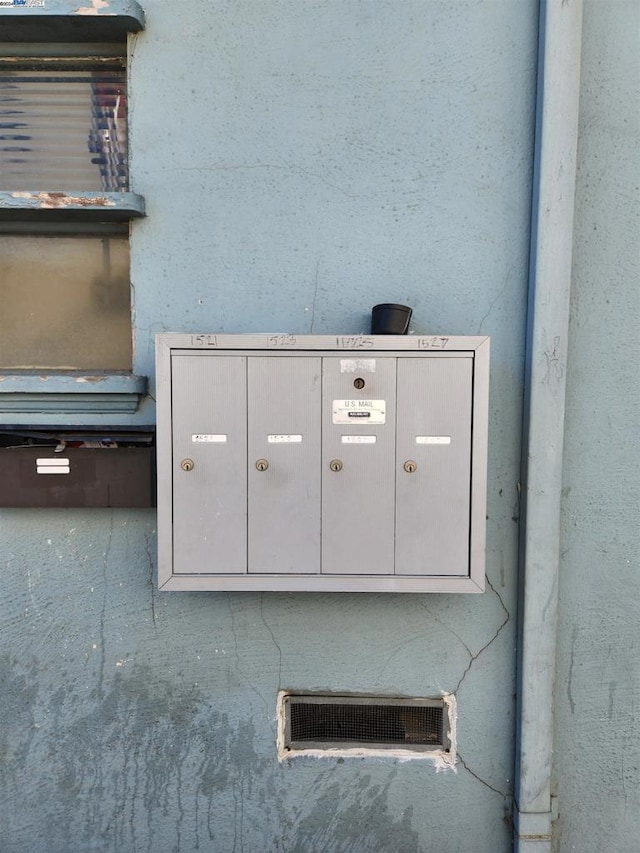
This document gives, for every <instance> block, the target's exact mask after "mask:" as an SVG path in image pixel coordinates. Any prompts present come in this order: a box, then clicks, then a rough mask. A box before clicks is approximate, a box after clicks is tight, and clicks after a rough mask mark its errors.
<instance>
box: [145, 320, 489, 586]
mask: <svg viewBox="0 0 640 853" xmlns="http://www.w3.org/2000/svg"><path fill="white" fill-rule="evenodd" d="M488 388H489V339H488V338H486V337H418V336H415V337H413V336H395V335H380V336H311V335H281V334H277V335H265V334H255V335H188V334H186V335H185V334H163V335H159V336H158V338H157V402H158V424H157V453H158V460H157V469H158V551H159V559H158V585H159V587H160V588H161V589H165V590H254V591H256V590H289V591H294V590H306V591H325V592H329V591H352V592H355V591H369V592H384V591H387V592H482V591H483V589H484V543H485V507H486V464H487V463H486V459H487V414H488Z"/></svg>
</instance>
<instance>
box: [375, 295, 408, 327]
mask: <svg viewBox="0 0 640 853" xmlns="http://www.w3.org/2000/svg"><path fill="white" fill-rule="evenodd" d="M412 313H413V309H412V308H409V307H408V306H407V305H395V304H394V303H392V302H385V303H383V304H382V305H374V306H373V308H372V309H371V334H372V335H406V334H407V332H408V331H409V321H410V320H411V314H412Z"/></svg>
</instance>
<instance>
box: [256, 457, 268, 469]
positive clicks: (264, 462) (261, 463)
mask: <svg viewBox="0 0 640 853" xmlns="http://www.w3.org/2000/svg"><path fill="white" fill-rule="evenodd" d="M268 467H269V463H268V462H267V460H266V459H258V461H257V462H256V468H257V469H258V471H266V470H267V468H268Z"/></svg>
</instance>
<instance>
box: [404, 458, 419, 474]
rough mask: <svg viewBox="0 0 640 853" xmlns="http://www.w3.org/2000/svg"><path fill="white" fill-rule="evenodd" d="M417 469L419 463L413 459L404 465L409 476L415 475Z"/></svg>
mask: <svg viewBox="0 0 640 853" xmlns="http://www.w3.org/2000/svg"><path fill="white" fill-rule="evenodd" d="M417 467H418V463H417V462H414V461H413V459H407V461H406V462H405V463H404V470H405V471H406V472H407V474H413V472H414V471H415V470H416V468H417Z"/></svg>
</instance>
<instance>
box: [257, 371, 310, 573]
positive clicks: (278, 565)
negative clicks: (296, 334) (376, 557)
mask: <svg viewBox="0 0 640 853" xmlns="http://www.w3.org/2000/svg"><path fill="white" fill-rule="evenodd" d="M247 377H248V401H249V403H248V424H249V435H248V449H249V455H248V488H249V509H248V543H249V554H248V557H249V572H250V573H253V572H255V573H279V574H282V573H286V574H289V573H293V574H303V573H307V574H313V573H315V574H317V573H319V571H320V407H321V392H322V382H321V359H320V358H319V357H313V356H309V357H305V356H300V357H297V356H287V357H276V356H265V357H259V356H256V357H253V356H251V357H249V358H248V371H247ZM265 463H266V467H265Z"/></svg>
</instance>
